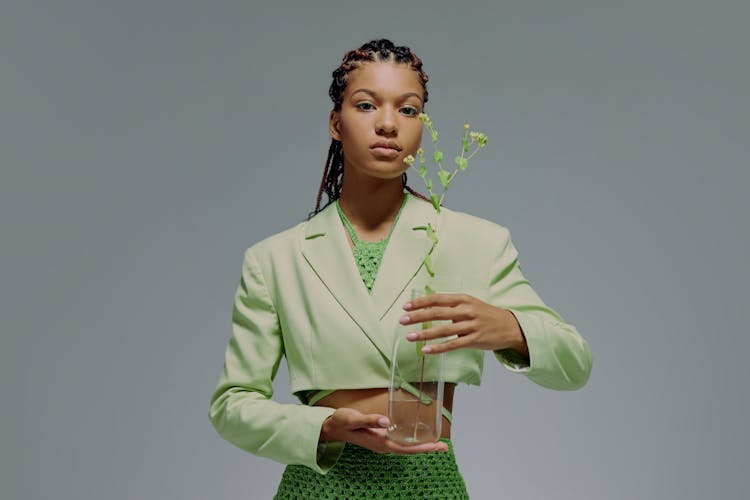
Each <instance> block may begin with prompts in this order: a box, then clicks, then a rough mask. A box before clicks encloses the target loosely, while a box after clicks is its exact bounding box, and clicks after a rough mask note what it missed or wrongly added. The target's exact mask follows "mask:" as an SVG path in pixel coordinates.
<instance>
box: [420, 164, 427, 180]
mask: <svg viewBox="0 0 750 500" xmlns="http://www.w3.org/2000/svg"><path fill="white" fill-rule="evenodd" d="M425 175H427V167H425V166H424V165H420V166H419V176H420V177H422V178H424V176H425Z"/></svg>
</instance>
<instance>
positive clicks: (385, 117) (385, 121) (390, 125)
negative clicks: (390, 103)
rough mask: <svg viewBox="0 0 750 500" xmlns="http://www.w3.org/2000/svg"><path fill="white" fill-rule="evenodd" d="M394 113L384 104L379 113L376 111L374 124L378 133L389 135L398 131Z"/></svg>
mask: <svg viewBox="0 0 750 500" xmlns="http://www.w3.org/2000/svg"><path fill="white" fill-rule="evenodd" d="M395 116H396V113H395V112H394V111H393V110H391V109H389V108H388V107H387V106H384V107H383V108H382V109H381V110H380V113H378V120H377V122H376V124H375V127H376V130H377V132H378V134H384V135H391V134H394V133H396V132H397V131H398V124H397V123H396V118H395Z"/></svg>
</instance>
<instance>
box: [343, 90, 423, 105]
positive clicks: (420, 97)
mask: <svg viewBox="0 0 750 500" xmlns="http://www.w3.org/2000/svg"><path fill="white" fill-rule="evenodd" d="M357 92H364V93H365V94H370V95H371V96H373V97H378V93H377V92H375V91H372V90H370V89H357V90H355V91H354V92H352V94H351V95H354V94H356V93H357ZM407 97H416V98H417V99H419V100H420V102H421V101H422V96H421V95H419V94H417V93H416V92H405V93H403V94H401V98H402V99H406V98H407Z"/></svg>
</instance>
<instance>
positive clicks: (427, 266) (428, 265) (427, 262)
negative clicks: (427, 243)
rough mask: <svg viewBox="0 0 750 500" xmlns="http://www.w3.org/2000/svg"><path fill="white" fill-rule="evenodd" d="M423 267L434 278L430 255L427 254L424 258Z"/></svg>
mask: <svg viewBox="0 0 750 500" xmlns="http://www.w3.org/2000/svg"><path fill="white" fill-rule="evenodd" d="M424 267H425V269H427V272H428V273H429V274H430V276H432V277H433V278H434V277H435V271H434V270H433V269H432V255H431V254H429V253H428V254H427V255H426V256H425V258H424Z"/></svg>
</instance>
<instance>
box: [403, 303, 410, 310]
mask: <svg viewBox="0 0 750 500" xmlns="http://www.w3.org/2000/svg"><path fill="white" fill-rule="evenodd" d="M404 309H406V310H407V311H408V310H410V309H411V302H407V303H406V304H404Z"/></svg>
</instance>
